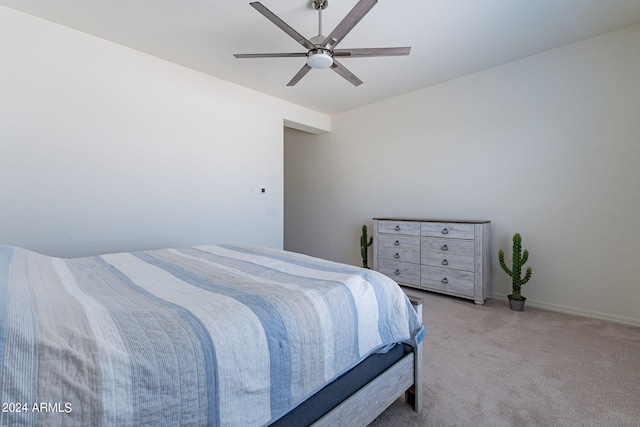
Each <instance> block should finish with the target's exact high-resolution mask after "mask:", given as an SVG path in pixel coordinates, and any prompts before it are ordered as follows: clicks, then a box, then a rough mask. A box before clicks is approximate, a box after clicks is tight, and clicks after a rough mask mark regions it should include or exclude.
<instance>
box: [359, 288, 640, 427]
mask: <svg viewBox="0 0 640 427" xmlns="http://www.w3.org/2000/svg"><path fill="white" fill-rule="evenodd" d="M407 293H409V294H413V295H417V296H422V297H423V298H424V299H425V303H424V306H423V321H424V324H425V327H426V328H427V336H426V337H425V340H424V342H423V345H424V347H423V351H424V379H423V380H424V385H425V396H424V409H423V411H422V412H421V413H420V414H416V413H415V412H413V410H412V409H411V407H410V406H409V405H407V404H406V403H404V401H402V400H398V401H396V402H395V403H394V404H393V405H392V406H391V407H390V408H389V409H388V410H387V411H385V412H384V413H383V414H382V415H380V416H379V417H378V418H377V419H376V420H375V421H374V422H373V423H372V424H371V425H370V426H372V427H381V426H403V427H407V426H491V427H498V426H528V425H531V426H635V427H638V426H640V328H639V327H634V326H628V325H621V324H617V323H612V322H607V321H604V320H598V319H591V318H585V317H578V316H572V315H567V314H561V313H554V312H550V311H544V310H540V309H536V308H532V307H525V311H523V312H515V311H511V310H510V309H509V306H508V303H507V302H506V301H498V300H488V301H487V303H486V304H485V305H484V306H476V305H475V304H473V302H470V301H466V300H461V299H457V298H451V297H447V296H442V295H437V294H433V293H427V292H420V291H417V290H412V289H407Z"/></svg>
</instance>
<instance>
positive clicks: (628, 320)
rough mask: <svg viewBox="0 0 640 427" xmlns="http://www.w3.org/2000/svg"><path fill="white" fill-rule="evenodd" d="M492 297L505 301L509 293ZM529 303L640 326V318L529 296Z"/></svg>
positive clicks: (548, 308) (534, 305) (493, 294)
mask: <svg viewBox="0 0 640 427" xmlns="http://www.w3.org/2000/svg"><path fill="white" fill-rule="evenodd" d="M491 298H495V299H498V300H504V301H507V300H508V298H507V295H505V294H496V293H492V294H491ZM527 305H528V306H531V307H535V308H541V309H543V310H549V311H555V312H557V313H566V314H575V315H576V316H582V317H592V318H594V319H602V320H609V321H611V322H616V323H623V324H625V325H632V326H640V319H633V318H630V317H624V316H616V315H613V314H607V313H600V312H597V311H591V310H583V309H581V308H574V307H567V306H564V305H558V304H550V303H548V302H543V301H536V300H532V299H531V298H527Z"/></svg>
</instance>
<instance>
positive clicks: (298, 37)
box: [249, 1, 316, 49]
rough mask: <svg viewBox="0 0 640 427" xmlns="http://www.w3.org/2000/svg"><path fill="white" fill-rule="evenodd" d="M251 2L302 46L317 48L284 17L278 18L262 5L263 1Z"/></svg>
mask: <svg viewBox="0 0 640 427" xmlns="http://www.w3.org/2000/svg"><path fill="white" fill-rule="evenodd" d="M249 4H250V5H251V6H253V8H254V9H255V10H257V11H258V12H260V13H261V14H263V15H264V16H265V18H267V19H268V20H269V21H271V22H273V23H274V24H276V25H277V26H278V28H280V29H281V30H282V31H284V32H285V33H287V34H289V35H290V36H291V37H292V38H293V39H294V40H295V41H297V42H298V43H300V44H301V45H302V46H304V47H306V48H307V49H315V48H316V46H315V45H314V44H313V43H311V42H310V41H309V40H307V39H306V38H305V37H304V36H303V35H302V34H300V33H298V32H297V31H296V30H294V29H293V28H291V27H290V26H289V25H288V24H287V23H286V22H284V21H283V20H282V19H280V18H278V17H277V16H276V15H275V14H274V13H273V12H271V11H270V10H269V9H267V8H266V7H264V6H263V5H262V3H260V2H258V1H255V2H253V3H249Z"/></svg>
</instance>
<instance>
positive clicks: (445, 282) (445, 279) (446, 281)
mask: <svg viewBox="0 0 640 427" xmlns="http://www.w3.org/2000/svg"><path fill="white" fill-rule="evenodd" d="M442 283H444V284H445V285H446V284H447V283H449V281H448V280H447V278H446V277H445V278H444V279H442Z"/></svg>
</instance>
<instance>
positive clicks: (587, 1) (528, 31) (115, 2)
mask: <svg viewBox="0 0 640 427" xmlns="http://www.w3.org/2000/svg"><path fill="white" fill-rule="evenodd" d="M261 2H262V4H263V5H264V6H266V7H267V8H268V9H270V10H271V11H272V12H273V13H275V14H276V15H278V16H279V17H280V18H281V19H282V20H284V21H285V22H286V23H287V24H289V25H290V26H291V27H293V28H294V29H295V30H297V31H298V32H299V33H301V34H302V35H304V36H306V37H307V38H311V37H313V36H314V35H316V34H317V32H318V15H317V12H316V11H315V10H314V9H312V8H311V0H261ZM356 3H357V0H329V7H328V8H327V9H326V10H325V11H324V12H323V34H324V35H327V34H329V33H330V32H331V30H333V28H334V27H335V26H336V25H337V24H338V22H340V20H342V18H343V17H344V16H345V15H346V14H347V13H348V12H349V11H350V10H351V8H353V6H354V5H355V4H356ZM0 5H5V6H8V7H11V8H14V9H17V10H20V11H23V12H26V13H29V14H32V15H35V16H38V17H41V18H44V19H47V20H50V21H53V22H57V23H60V24H63V25H66V26H68V27H71V28H75V29H77V30H80V31H83V32H86V33H89V34H92V35H95V36H98V37H101V38H103V39H107V40H110V41H113V42H116V43H119V44H121V45H124V46H128V47H130V48H133V49H136V50H139V51H141V52H146V53H148V54H150V55H154V56H157V57H159V58H163V59H166V60H168V61H171V62H175V63H177V64H181V65H183V66H185V67H189V68H192V69H194V70H198V71H201V72H203V73H207V74H210V75H213V76H216V77H219V78H221V79H224V80H228V81H230V82H233V83H237V84H239V85H242V86H246V87H249V88H252V89H255V90H258V91H260V92H264V93H267V94H270V95H273V96H276V97H278V98H282V99H285V100H289V101H291V102H294V103H296V104H299V105H303V106H306V107H309V108H311V109H314V110H317V111H320V112H325V113H329V114H332V113H339V112H342V111H346V110H350V109H352V108H356V107H358V106H361V105H365V104H369V103H372V102H376V101H380V100H382V99H386V98H389V97H393V96H396V95H400V94H402V93H406V92H410V91H413V90H416V89H420V88H423V87H426V86H429V85H433V84H437V83H441V82H443V81H446V80H450V79H454V78H456V77H460V76H463V75H466V74H469V73H473V72H476V71H480V70H483V69H487V68H490V67H493V66H496V65H500V64H504V63H506V62H510V61H513V60H516V59H519V58H523V57H526V56H529V55H533V54H535V53H538V52H542V51H545V50H548V49H551V48H554V47H558V46H561V45H564V44H567V43H571V42H574V41H578V40H581V39H584V38H587V37H592V36H595V35H598V34H602V33H604V32H607V31H611V30H615V29H618V28H622V27H625V26H628V25H632V24H636V23H639V22H640V0H394V1H391V0H381V1H380V2H379V3H378V4H377V5H376V6H375V7H374V8H373V9H372V10H371V11H370V12H369V13H368V14H367V15H366V16H365V17H364V18H363V19H362V21H360V23H359V24H358V25H357V26H356V27H355V28H354V30H353V31H352V32H351V33H349V34H348V35H347V36H346V37H345V38H344V40H343V41H342V42H341V43H340V44H339V46H338V47H340V48H362V47H396V46H411V47H412V49H411V54H410V55H409V56H406V57H385V58H344V59H341V60H340V61H341V63H342V64H343V65H344V66H345V67H347V68H348V69H349V70H351V71H352V72H353V73H354V74H355V75H356V76H358V77H359V78H360V79H361V80H362V81H364V84H362V85H360V86H358V87H354V86H352V85H351V84H350V83H349V82H348V81H346V80H345V79H343V78H342V77H340V76H339V75H338V74H336V73H334V72H333V71H331V70H328V69H327V70H311V71H310V72H309V73H308V74H307V75H306V76H305V77H304V78H303V79H302V80H301V81H300V82H299V83H298V84H297V85H296V86H294V87H287V86H286V84H287V82H288V81H289V80H290V79H291V78H292V77H293V76H294V75H295V74H296V73H297V72H298V70H299V69H300V68H301V67H302V65H303V64H304V58H269V59H236V58H234V57H233V54H234V53H265V52H304V48H303V47H302V46H300V45H299V44H298V43H297V42H296V41H294V40H293V39H292V38H290V37H289V36H288V35H287V34H285V33H284V32H283V31H282V30H280V29H279V28H278V27H276V26H275V25H274V24H273V23H271V22H270V21H268V20H267V19H266V18H265V17H264V16H262V15H261V14H260V13H258V12H257V11H256V10H254V9H253V8H252V7H251V6H249V0H246V1H242V0H240V1H239V0H224V1H222V0H188V1H186V0H182V1H177V0H0Z"/></svg>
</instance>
